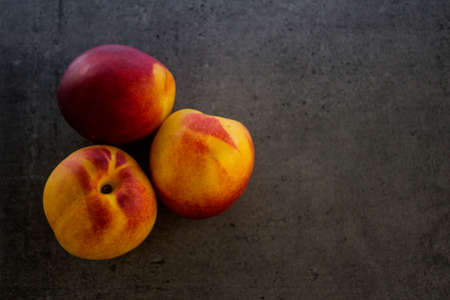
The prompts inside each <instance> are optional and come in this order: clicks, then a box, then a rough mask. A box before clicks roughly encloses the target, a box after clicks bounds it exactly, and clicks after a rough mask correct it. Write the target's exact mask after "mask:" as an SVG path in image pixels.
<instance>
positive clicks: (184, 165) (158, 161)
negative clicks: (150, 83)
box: [150, 109, 254, 219]
mask: <svg viewBox="0 0 450 300" xmlns="http://www.w3.org/2000/svg"><path fill="white" fill-rule="evenodd" d="M253 164H254V146H253V141H252V138H251V136H250V133H249V131H248V130H247V128H246V127H245V126H244V125H242V124H241V123H240V122H237V121H234V120H230V119H226V118H222V117H217V116H210V115H206V114H203V113H201V112H199V111H197V110H192V109H183V110H179V111H177V112H175V113H173V114H172V115H170V116H169V117H168V118H167V119H166V121H164V123H163V124H162V126H161V128H160V129H159V130H158V132H157V134H156V136H155V139H154V141H153V144H152V147H151V150H150V172H151V176H152V182H153V184H154V186H155V188H156V190H157V193H158V196H159V199H160V200H161V201H162V202H163V203H164V204H165V205H166V206H167V207H168V208H169V209H171V210H172V211H174V212H175V213H177V214H179V215H181V216H184V217H188V218H192V219H202V218H207V217H211V216H214V215H217V214H219V213H221V212H223V211H225V210H226V209H227V208H228V207H230V206H231V205H232V204H233V203H234V202H235V201H236V200H237V199H238V198H239V196H240V195H241V194H242V193H243V192H244V189H245V187H246V186H247V184H248V182H249V180H250V176H251V173H252V170H253Z"/></svg>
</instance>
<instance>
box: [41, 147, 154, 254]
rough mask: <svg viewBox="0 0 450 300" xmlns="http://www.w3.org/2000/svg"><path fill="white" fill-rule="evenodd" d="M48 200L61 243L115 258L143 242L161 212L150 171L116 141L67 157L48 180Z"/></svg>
mask: <svg viewBox="0 0 450 300" xmlns="http://www.w3.org/2000/svg"><path fill="white" fill-rule="evenodd" d="M43 205H44V212H45V216H46V217H47V220H48V222H49V224H50V227H51V228H52V229H53V232H54V234H55V236H56V239H57V240H58V242H59V243H60V245H61V246H62V247H63V248H64V249H65V250H67V251H68V252H69V253H71V254H72V255H75V256H78V257H81V258H87V259H107V258H112V257H116V256H119V255H122V254H124V253H126V252H128V251H130V250H132V249H133V248H135V247H137V246H138V245H139V244H140V243H141V242H142V241H143V240H144V239H145V238H146V237H147V235H148V234H149V233H150V231H151V229H152V227H153V224H154V222H155V219H156V213H157V204H156V198H155V193H154V191H153V188H152V186H151V184H150V182H149V180H148V178H147V176H146V175H145V173H144V172H143V171H142V169H141V168H140V167H139V165H138V164H137V162H136V161H135V160H134V159H133V158H132V157H131V156H129V155H128V154H126V153H125V152H123V151H122V150H120V149H118V148H115V147H111V146H91V147H86V148H82V149H80V150H78V151H75V152H74V153H72V154H70V155H69V156H68V157H67V158H66V159H64V160H63V161H62V162H61V163H60V164H59V165H58V166H57V167H56V168H55V169H54V170H53V172H52V173H51V174H50V177H49V178H48V180H47V182H46V184H45V188H44V196H43Z"/></svg>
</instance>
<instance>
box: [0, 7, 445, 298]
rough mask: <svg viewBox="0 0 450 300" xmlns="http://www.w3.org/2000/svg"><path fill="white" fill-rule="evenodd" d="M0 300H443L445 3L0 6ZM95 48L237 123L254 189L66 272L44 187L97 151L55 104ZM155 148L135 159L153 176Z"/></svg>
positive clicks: (170, 217)
mask: <svg viewBox="0 0 450 300" xmlns="http://www.w3.org/2000/svg"><path fill="white" fill-rule="evenodd" d="M0 43H1V44H0V97H1V110H0V121H1V128H0V130H1V131H0V141H1V148H0V167H1V169H0V172H1V173H0V176H1V177H0V188H1V190H0V195H1V199H2V200H1V202H0V203H1V214H0V218H1V240H0V241H1V261H0V264H1V265H0V275H1V292H0V298H1V299H16V298H32V299H40V298H45V299H71V298H83V299H90V298H110V299H125V298H128V299H150V298H152V299H393V300H394V299H395V300H397V299H448V298H449V292H450V290H449V282H450V275H449V274H450V243H449V239H450V220H449V216H450V189H449V186H450V184H449V177H450V163H449V154H450V153H449V149H450V136H449V134H450V82H449V80H450V2H449V1H448V0H441V1H437V0H436V1H432V0H430V1H418V0H416V1H395V0H386V1H384V0H383V1H359V0H358V1H356V0H355V1H351V0H340V1H339V0H335V1H325V0H320V1H317V0H310V1H307V0H302V1H284V0H278V1H275V0H274V1H230V0H223V1H219V0H217V1H119V0H117V1H110V0H103V1H100V0H97V1H67V0H66V1H62V0H60V1H56V0H55V1H13V0H7V1H5V0H2V1H0ZM104 43H121V44H127V45H131V46H135V47H137V48H139V49H142V50H144V51H146V52H147V53H149V54H151V55H153V56H155V57H156V58H158V59H159V60H161V61H162V62H163V63H164V64H165V65H166V66H167V67H169V69H170V70H171V71H172V73H173V74H174V76H175V78H176V83H177V97H176V105H175V109H180V108H185V107H191V108H196V109H200V110H202V111H204V112H206V113H210V114H217V115H222V116H225V117H229V118H233V119H237V120H240V121H241V122H243V123H244V124H245V125H246V126H247V127H248V128H249V129H250V131H251V133H252V135H253V138H254V142H255V148H256V163H255V169H254V173H253V177H252V179H251V181H250V184H249V186H248V188H247V190H246V192H245V193H244V195H243V196H242V197H241V198H240V199H239V200H238V201H237V202H236V204H235V205H234V206H233V207H232V208H230V209H229V210H228V211H226V212H225V213H224V214H222V215H220V216H217V217H215V218H211V219H207V220H203V221H191V220H188V219H183V218H181V217H178V216H176V215H174V214H172V213H171V212H169V211H168V210H167V209H165V208H164V207H160V210H159V216H158V219H157V223H156V226H155V228H154V230H153V232H152V233H151V235H150V236H149V238H148V239H147V240H146V241H145V242H144V243H143V244H142V245H141V246H139V247H138V248H137V249H135V250H134V251H132V252H130V253H129V254H127V255H125V256H122V257H119V258H117V259H113V260H108V261H97V262H95V261H86V260H81V259H77V258H75V257H72V256H70V255H69V254H67V253H66V252H65V251H64V250H63V249H62V248H61V247H60V246H59V245H58V243H57V242H56V240H55V238H54V237H53V234H52V232H51V230H50V227H49V226H48V225H47V222H46V220H45V217H44V214H43V209H42V204H41V201H42V199H41V195H42V191H43V186H44V183H45V181H46V178H47V176H48V175H49V174H50V172H51V170H52V169H53V168H54V167H55V166H56V165H57V164H58V163H59V162H60V161H61V160H62V159H63V158H64V157H65V156H67V155H68V154H70V153H71V152H73V151H74V150H77V149H78V148H80V147H82V146H86V145H90V142H88V141H87V140H85V139H83V138H81V137H80V136H79V135H78V134H77V133H76V132H75V131H74V130H73V129H71V128H70V127H69V126H68V125H67V124H66V123H65V121H64V120H63V118H62V116H61V115H60V113H59V111H58V107H57V102H56V89H57V86H58V83H59V80H60V78H61V76H62V74H63V72H64V70H65V68H66V67H67V65H68V64H69V63H70V61H71V60H72V59H74V58H75V57H76V56H77V55H79V54H80V53H81V52H82V51H84V50H86V49H88V48H91V47H93V46H96V45H99V44H104ZM149 145H150V141H149V140H145V141H142V142H139V143H137V144H134V145H131V146H127V147H125V149H127V150H128V151H130V152H131V153H133V154H134V155H135V156H136V157H137V158H138V159H139V160H140V161H141V162H142V164H143V166H144V167H145V168H146V165H145V164H146V156H147V152H148V149H149Z"/></svg>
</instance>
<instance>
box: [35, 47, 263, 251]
mask: <svg viewBox="0 0 450 300" xmlns="http://www.w3.org/2000/svg"><path fill="white" fill-rule="evenodd" d="M174 99H175V80H174V78H173V76H172V74H171V73H170V71H169V70H168V69H167V68H166V67H165V66H164V65H163V64H162V63H160V62H159V61H158V60H156V59H155V58H153V57H151V56H149V55H147V54H146V53H144V52H142V51H140V50H137V49H135V48H132V47H128V46H122V45H103V46H99V47H96V48H93V49H90V50H88V51H86V52H84V53H83V54H81V55H80V56H79V57H77V58H76V59H75V60H74V61H73V62H72V63H71V64H70V65H69V67H68V68H67V70H66V72H65V74H64V76H63V78H62V80H61V83H60V85H59V89H58V104H59V108H60V110H61V113H62V114H63V116H64V118H65V119H66V120H67V122H68V123H69V124H70V125H71V126H72V127H73V128H74V129H75V130H76V131H78V132H79V133H80V135H82V136H84V137H85V138H87V139H89V140H91V141H93V142H94V143H100V144H103V145H94V146H90V147H85V148H82V149H79V150H77V151H75V152H74V153H72V154H70V155H69V156H68V157H67V158H65V159H64V160H63V161H62V162H61V163H60V164H59V165H58V166H57V167H56V168H55V169H54V170H53V171H52V173H51V174H50V176H49V178H48V179H47V182H46V184H45V188H44V195H43V205H44V212H45V215H46V217H47V220H48V223H49V224H50V227H51V228H52V230H53V232H54V233H55V236H56V239H57V240H58V242H59V243H60V245H61V246H62V247H63V248H64V249H65V250H67V251H68V252H69V253H71V254H72V255H75V256H77V257H81V258H86V259H108V258H113V257H116V256H119V255H122V254H124V253H126V252H128V251H130V250H132V249H134V248H135V247H137V246H138V245H139V244H140V243H141V242H142V241H143V240H144V239H145V238H146V237H147V236H148V234H149V233H150V231H151V230H152V228H153V225H154V223H155V219H156V214H157V202H156V195H157V197H158V199H159V200H160V201H161V202H162V203H164V204H165V205H166V206H167V207H168V208H169V209H170V210H172V211H174V212H175V213H177V214H179V215H181V216H184V217H187V218H192V219H202V218H207V217H211V216H214V215H217V214H219V213H221V212H223V211H224V210H226V209H227V208H228V207H230V206H231V205H232V204H233V203H234V202H235V201H236V200H237V198H239V196H240V195H241V194H242V192H243V191H244V189H245V187H246V186H247V183H248V181H249V179H250V175H251V173H252V170H253V163H254V148H253V142H252V138H251V136H250V133H249V132H248V130H247V129H246V128H245V126H244V125H242V124H241V123H239V122H237V121H234V120H230V119H226V118H222V117H217V116H210V115H206V114H203V113H201V112H200V111H197V110H193V109H182V110H179V111H176V112H174V113H172V114H170V112H171V111H172V107H173V103H174ZM169 114H170V115H169ZM156 130H157V133H156V135H155V138H154V140H153V143H152V145H151V148H150V149H148V150H149V152H150V154H149V155H150V164H149V167H150V174H151V182H152V183H153V186H154V188H155V190H156V194H155V191H154V189H153V186H152V183H151V182H150V180H149V179H148V178H147V176H146V174H145V173H144V172H143V171H142V169H141V167H140V166H139V165H138V163H137V162H136V161H135V160H134V159H133V158H132V157H131V156H130V155H128V154H127V153H125V152H124V151H122V150H121V149H119V148H116V147H114V146H110V145H111V144H112V145H117V144H125V143H129V142H132V141H136V140H138V139H141V138H144V137H147V136H149V135H150V134H151V133H153V132H154V131H156ZM105 144H107V145H105Z"/></svg>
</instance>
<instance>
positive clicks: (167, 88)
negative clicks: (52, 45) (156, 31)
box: [58, 45, 175, 144]
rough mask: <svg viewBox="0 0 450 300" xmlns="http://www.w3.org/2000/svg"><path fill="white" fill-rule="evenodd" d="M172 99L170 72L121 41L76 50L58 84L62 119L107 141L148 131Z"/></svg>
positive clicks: (83, 132) (167, 110) (165, 112)
mask: <svg viewBox="0 0 450 300" xmlns="http://www.w3.org/2000/svg"><path fill="white" fill-rule="evenodd" d="M174 99H175V81H174V78H173V76H172V74H171V73H170V71H169V70H168V69H167V68H166V67H165V66H164V65H163V64H161V63H160V62H159V61H157V60H156V59H155V58H153V57H151V56H149V55H147V54H146V53H144V52H142V51H140V50H138V49H135V48H132V47H128V46H122V45H103V46H99V47H96V48H93V49H90V50H88V51H86V52H84V53H83V54H81V55H80V56H79V57H77V58H76V59H75V60H74V61H73V62H72V63H71V64H70V65H69V67H68V68H67V70H66V72H65V74H64V76H63V78H62V80H61V83H60V85H59V88H58V100H59V102H58V103H59V108H60V110H61V112H62V114H63V116H64V117H65V119H66V120H67V122H68V123H69V124H70V125H71V126H72V127H73V128H75V130H77V131H78V132H79V133H80V134H81V135H82V136H84V137H85V138H87V139H89V140H91V141H94V142H105V143H111V144H123V143H128V142H131V141H134V140H137V139H140V138H142V137H145V136H147V135H149V134H150V133H152V132H153V131H154V130H155V129H156V128H158V127H159V125H160V124H161V122H162V121H163V120H164V119H165V118H166V117H167V116H168V115H169V113H170V111H171V110H172V107H173V103H174Z"/></svg>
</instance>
